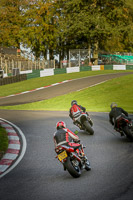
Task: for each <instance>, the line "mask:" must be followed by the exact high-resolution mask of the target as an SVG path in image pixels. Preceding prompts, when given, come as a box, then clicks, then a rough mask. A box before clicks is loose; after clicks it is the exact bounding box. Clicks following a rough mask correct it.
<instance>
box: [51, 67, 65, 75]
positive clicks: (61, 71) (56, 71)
mask: <svg viewBox="0 0 133 200" xmlns="http://www.w3.org/2000/svg"><path fill="white" fill-rule="evenodd" d="M65 73H66V68H62V69H54V75H56V74H65Z"/></svg>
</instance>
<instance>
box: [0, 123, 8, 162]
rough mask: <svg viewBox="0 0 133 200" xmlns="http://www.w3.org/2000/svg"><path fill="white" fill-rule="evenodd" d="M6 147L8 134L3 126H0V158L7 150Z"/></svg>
mask: <svg viewBox="0 0 133 200" xmlns="http://www.w3.org/2000/svg"><path fill="white" fill-rule="evenodd" d="M7 147H8V136H7V132H6V130H5V129H4V128H2V127H1V126H0V159H1V158H2V156H3V154H4V153H5V151H6V150H7Z"/></svg>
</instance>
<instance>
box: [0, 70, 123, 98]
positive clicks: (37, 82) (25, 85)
mask: <svg viewBox="0 0 133 200" xmlns="http://www.w3.org/2000/svg"><path fill="white" fill-rule="evenodd" d="M118 72H125V71H118V70H115V71H114V70H104V71H103V70H102V71H85V72H77V73H70V74H58V75H53V76H47V77H42V78H34V79H30V80H26V81H21V82H17V83H12V84H8V85H3V86H0V97H2V96H8V95H12V94H17V93H21V92H25V91H29V90H33V89H36V88H40V87H43V86H47V85H51V84H53V83H58V82H61V81H64V80H70V79H76V78H82V77H86V76H94V75H99V74H109V73H118Z"/></svg>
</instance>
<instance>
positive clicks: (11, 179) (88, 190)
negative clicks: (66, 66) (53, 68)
mask: <svg viewBox="0 0 133 200" xmlns="http://www.w3.org/2000/svg"><path fill="white" fill-rule="evenodd" d="M122 75H124V74H122ZM114 76H115V75H113V78H114ZM117 76H120V75H118V74H117ZM103 77H104V78H103ZM109 77H110V78H112V75H108V76H100V77H99V76H96V77H95V78H91V77H88V78H85V79H79V80H78V83H80V84H77V82H76V80H75V81H70V82H68V83H64V84H60V85H58V86H53V87H50V88H49V89H48V88H47V89H46V90H45V89H44V90H40V91H39V93H38V92H31V93H29V94H26V95H28V96H23V95H18V96H14V97H12V98H4V99H0V105H2V104H4V105H8V104H9V103H10V104H11V105H15V104H16V103H24V102H27V100H28V98H29V101H31V99H32V98H33V101H37V100H39V98H40V99H41V98H43V99H45V98H50V97H52V96H50V95H55V96H56V95H60V94H63V92H64V89H63V88H64V86H65V92H66V91H67V92H70V90H77V89H80V88H79V85H80V87H81V85H82V88H84V87H87V86H89V84H90V85H93V84H96V83H98V82H100V81H105V80H107V78H108V79H110V78H109ZM71 84H72V87H71ZM45 92H46V94H47V96H46V94H44V93H45ZM52 92H54V93H52ZM30 95H31V96H30ZM90 116H91V118H92V120H93V122H94V126H93V128H94V131H95V134H94V135H93V136H88V135H87V134H85V133H84V132H82V131H80V132H79V134H78V135H79V137H80V139H81V142H83V144H84V145H85V146H86V148H85V153H86V155H87V157H88V159H89V161H90V163H91V167H92V170H91V171H88V172H87V171H85V170H84V171H83V172H82V175H81V177H80V178H78V179H74V178H72V177H71V176H70V174H69V173H68V172H67V171H63V167H62V165H61V164H60V163H59V161H58V160H57V159H56V158H55V156H56V154H55V152H54V143H53V134H54V132H55V131H56V130H55V124H56V122H57V121H59V120H63V121H65V122H66V124H67V127H68V128H70V129H71V130H72V131H75V130H79V129H78V128H77V127H76V126H74V125H73V123H72V121H71V119H70V118H69V116H68V112H63V111H62V112H61V111H60V112H54V111H8V110H1V111H0V117H1V118H4V119H6V120H8V121H10V122H12V123H14V124H16V125H17V126H18V127H19V128H20V129H21V130H22V132H23V133H24V134H25V137H26V141H27V150H26V153H25V156H24V157H23V159H22V160H21V162H20V163H19V164H18V165H17V166H16V167H15V168H14V169H13V170H12V171H10V173H8V174H6V175H5V176H4V177H2V178H1V179H0V198H1V199H2V200H45V199H48V200H59V199H60V200H68V199H71V200H132V199H133V143H131V142H129V141H128V140H127V139H126V138H121V137H120V135H119V134H118V133H116V132H115V131H114V130H113V127H112V126H111V124H110V123H109V122H108V113H90ZM132 118H133V116H132Z"/></svg>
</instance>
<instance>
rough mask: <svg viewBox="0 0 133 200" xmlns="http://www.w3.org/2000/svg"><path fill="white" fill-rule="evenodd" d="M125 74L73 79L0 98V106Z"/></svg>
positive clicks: (47, 95) (65, 92)
mask: <svg viewBox="0 0 133 200" xmlns="http://www.w3.org/2000/svg"><path fill="white" fill-rule="evenodd" d="M127 74H132V72H123V73H116V74H104V75H98V76H92V77H85V78H80V79H74V80H71V81H69V82H65V83H63V84H59V85H55V86H52V87H48V88H44V89H41V90H37V91H34V92H29V93H25V94H20V95H17V96H12V97H8V98H0V106H8V105H18V104H25V103H31V102H36V101H41V100H46V99H49V98H52V97H55V96H60V95H63V94H67V93H70V92H73V91H76V90H80V89H83V88H86V87H89V86H92V85H95V84H97V83H100V82H104V81H107V80H110V79H112V78H117V77H120V76H124V75H127Z"/></svg>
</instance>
